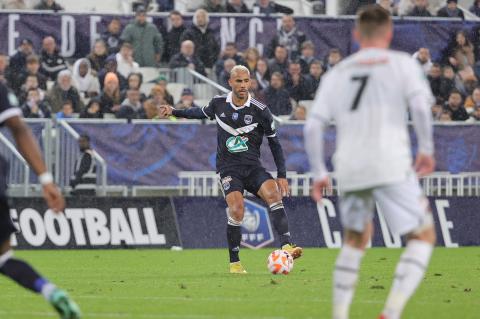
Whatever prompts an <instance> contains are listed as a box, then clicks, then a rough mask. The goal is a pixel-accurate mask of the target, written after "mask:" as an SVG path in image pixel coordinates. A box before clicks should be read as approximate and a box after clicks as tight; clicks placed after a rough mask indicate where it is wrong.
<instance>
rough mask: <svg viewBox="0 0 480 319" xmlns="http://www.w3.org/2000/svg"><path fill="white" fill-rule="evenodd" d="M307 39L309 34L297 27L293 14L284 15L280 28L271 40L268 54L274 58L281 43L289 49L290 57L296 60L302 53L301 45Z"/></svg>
mask: <svg viewBox="0 0 480 319" xmlns="http://www.w3.org/2000/svg"><path fill="white" fill-rule="evenodd" d="M306 40H307V36H306V35H305V33H303V32H302V31H300V30H298V29H297V27H296V25H295V20H294V19H293V16H291V15H285V16H283V17H282V25H281V26H280V29H279V30H278V31H277V34H276V35H275V36H274V37H273V39H272V41H271V42H270V45H269V47H268V52H267V56H268V57H269V58H272V57H273V56H274V54H275V49H276V48H277V47H278V46H279V45H281V46H283V47H285V49H287V52H288V58H289V59H290V60H294V59H296V58H297V57H298V56H299V55H300V48H301V45H302V43H303V42H305V41H306Z"/></svg>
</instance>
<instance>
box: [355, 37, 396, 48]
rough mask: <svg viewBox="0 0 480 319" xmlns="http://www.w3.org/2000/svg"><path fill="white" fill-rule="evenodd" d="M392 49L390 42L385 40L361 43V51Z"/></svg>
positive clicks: (371, 40)
mask: <svg viewBox="0 0 480 319" xmlns="http://www.w3.org/2000/svg"><path fill="white" fill-rule="evenodd" d="M389 47H390V42H388V41H385V40H383V39H370V40H363V41H361V42H360V49H361V50H363V49H388V48H389Z"/></svg>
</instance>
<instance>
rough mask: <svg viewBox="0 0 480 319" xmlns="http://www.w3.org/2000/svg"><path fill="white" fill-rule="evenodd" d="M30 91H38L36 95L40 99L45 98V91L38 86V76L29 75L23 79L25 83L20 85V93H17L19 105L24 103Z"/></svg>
mask: <svg viewBox="0 0 480 319" xmlns="http://www.w3.org/2000/svg"><path fill="white" fill-rule="evenodd" d="M30 89H35V90H38V93H39V94H40V96H41V98H42V99H43V98H44V97H45V91H44V90H42V89H41V88H39V86H38V76H37V75H35V74H31V75H29V76H27V77H26V78H25V82H24V83H23V84H22V86H21V87H20V91H19V92H18V93H17V98H18V101H19V103H20V104H22V103H23V102H25V101H26V99H27V95H28V91H29V90H30Z"/></svg>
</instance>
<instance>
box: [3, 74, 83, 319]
mask: <svg viewBox="0 0 480 319" xmlns="http://www.w3.org/2000/svg"><path fill="white" fill-rule="evenodd" d="M0 125H5V126H7V127H8V128H9V129H10V131H11V133H12V135H13V137H14V138H15V141H16V143H17V147H18V150H19V151H20V153H21V154H22V155H23V157H25V159H26V160H27V162H28V163H29V164H30V166H31V167H32V169H33V170H34V171H35V173H36V174H38V177H39V181H40V183H41V184H42V186H43V197H44V198H45V201H46V202H47V205H48V207H49V208H50V209H51V210H53V211H55V212H57V213H58V212H61V211H62V210H63V209H64V208H65V201H64V199H63V196H62V194H61V193H60V191H59V190H58V188H57V186H56V185H55V184H54V183H53V178H52V175H51V174H50V173H49V172H48V171H47V168H46V166H45V163H44V162H43V159H42V155H41V153H40V150H39V147H38V145H37V143H36V142H35V139H34V138H33V136H32V133H31V131H30V129H29V128H28V126H26V125H25V123H24V122H23V120H22V111H21V110H20V108H19V107H18V102H17V99H16V97H15V96H14V95H13V94H12V93H10V92H9V91H8V89H7V87H6V86H5V85H4V84H3V83H1V82H0ZM7 175H8V163H7V161H6V160H5V159H4V158H2V157H1V156H0V274H2V275H4V276H7V277H10V278H11V279H12V280H14V281H16V282H17V283H18V284H19V285H21V286H23V287H25V288H27V289H30V290H31V291H33V292H35V293H38V294H42V295H43V296H44V297H45V299H46V300H47V301H48V302H50V304H51V305H52V306H53V307H54V308H55V309H56V310H57V311H58V313H59V314H60V317H61V318H62V319H77V318H80V310H79V308H78V306H77V305H76V304H75V303H74V302H73V301H72V300H71V299H70V298H69V297H68V295H67V294H66V293H65V292H64V291H63V290H61V289H59V288H57V287H56V286H55V285H54V284H52V283H50V282H49V281H48V280H47V279H45V278H44V277H42V276H40V275H39V274H38V273H37V272H36V271H35V270H34V269H33V268H32V267H31V266H30V265H29V264H27V263H26V262H24V261H22V260H19V259H17V258H15V257H13V251H12V248H11V246H10V235H11V234H12V233H14V232H16V231H17V229H16V228H15V226H14V224H13V223H12V219H11V218H10V208H9V205H8V201H7V194H6V191H7Z"/></svg>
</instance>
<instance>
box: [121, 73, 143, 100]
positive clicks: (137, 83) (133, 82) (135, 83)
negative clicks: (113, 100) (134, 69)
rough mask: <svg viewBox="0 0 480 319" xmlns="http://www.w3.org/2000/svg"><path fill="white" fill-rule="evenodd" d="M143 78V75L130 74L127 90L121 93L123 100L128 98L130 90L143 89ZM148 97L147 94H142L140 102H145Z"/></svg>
mask: <svg viewBox="0 0 480 319" xmlns="http://www.w3.org/2000/svg"><path fill="white" fill-rule="evenodd" d="M142 82H143V76H142V73H130V75H129V76H128V78H127V88H125V89H123V90H122V91H121V100H122V101H123V100H125V99H126V97H127V91H128V90H130V89H134V90H140V88H141V87H142ZM146 99H147V97H146V96H145V94H143V93H141V92H140V101H142V102H143V101H145V100H146Z"/></svg>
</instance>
